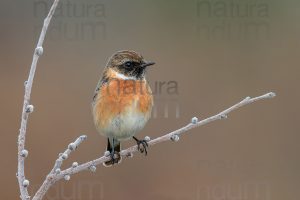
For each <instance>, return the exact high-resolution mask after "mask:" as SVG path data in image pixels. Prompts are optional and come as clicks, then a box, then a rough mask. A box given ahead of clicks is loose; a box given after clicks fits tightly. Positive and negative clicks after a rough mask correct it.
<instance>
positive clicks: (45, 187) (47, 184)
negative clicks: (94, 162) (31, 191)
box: [32, 135, 87, 200]
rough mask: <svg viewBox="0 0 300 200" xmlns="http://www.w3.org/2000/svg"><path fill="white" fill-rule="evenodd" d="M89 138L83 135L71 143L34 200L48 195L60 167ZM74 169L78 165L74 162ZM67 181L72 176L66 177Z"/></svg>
mask: <svg viewBox="0 0 300 200" xmlns="http://www.w3.org/2000/svg"><path fill="white" fill-rule="evenodd" d="M86 138H87V136H86V135H82V136H80V137H78V138H77V139H76V140H75V142H73V143H70V144H69V146H68V148H67V149H66V150H65V151H64V152H63V153H60V154H59V156H58V159H57V160H56V162H55V164H54V166H53V168H52V170H51V171H50V173H49V174H48V175H47V177H46V179H45V181H44V182H43V184H42V186H41V187H40V188H39V190H38V191H37V192H36V194H35V195H34V197H33V198H32V200H40V199H42V198H43V196H44V195H45V194H46V192H47V191H48V189H49V188H50V187H51V185H53V184H54V183H55V181H56V180H55V179H53V178H52V177H53V176H55V175H57V174H60V173H61V170H60V167H61V165H62V164H63V161H64V160H66V159H68V157H69V155H70V154H71V152H72V151H75V149H77V147H78V146H79V145H80V144H81V143H82V142H83V141H84V140H85V139H86ZM72 166H73V167H77V166H78V163H76V162H74V163H73V164H72ZM64 178H65V180H70V176H69V175H66V176H65V177H64Z"/></svg>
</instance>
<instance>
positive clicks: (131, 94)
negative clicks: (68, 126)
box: [92, 50, 155, 166]
mask: <svg viewBox="0 0 300 200" xmlns="http://www.w3.org/2000/svg"><path fill="white" fill-rule="evenodd" d="M154 64H155V63H154V62H147V61H146V60H144V58H143V56H142V55H141V54H139V53H137V52H134V51H129V50H124V51H119V52H117V53H115V54H114V55H113V56H112V57H111V58H110V59H109V61H108V63H107V65H106V67H105V68H104V71H103V74H102V77H101V79H100V81H99V82H98V84H97V87H96V90H95V93H94V96H93V102H92V112H93V118H94V123H95V126H96V129H97V131H98V132H99V133H100V134H101V135H103V136H105V137H107V148H106V149H107V151H109V152H110V157H111V159H110V160H109V161H107V162H105V163H104V166H111V165H113V164H115V163H120V162H121V159H122V158H121V156H120V151H121V144H120V142H121V141H124V140H128V139H130V138H133V139H134V140H135V141H136V143H137V145H138V150H139V151H140V152H141V153H145V155H147V147H148V144H147V141H145V140H139V139H137V138H136V137H135V134H136V133H138V132H139V131H140V130H142V129H143V128H144V126H145V125H146V123H147V122H148V120H149V118H150V116H151V111H152V107H153V96H152V92H151V88H150V86H149V85H148V83H147V80H146V70H147V68H148V66H151V65H154Z"/></svg>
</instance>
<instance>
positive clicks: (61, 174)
mask: <svg viewBox="0 0 300 200" xmlns="http://www.w3.org/2000/svg"><path fill="white" fill-rule="evenodd" d="M273 97H275V93H273V92H270V93H267V94H264V95H262V96H258V97H254V98H250V97H246V98H245V99H244V100H242V101H241V102H239V103H237V104H235V105H233V106H231V107H230V108H228V109H226V110H224V111H222V112H220V113H218V114H216V115H214V116H211V117H208V118H206V119H204V120H201V121H198V119H197V118H196V117H194V118H192V120H191V122H190V123H188V124H187V125H185V126H183V127H182V128H179V129H177V130H175V131H172V132H170V133H168V134H165V135H163V136H161V137H158V138H155V139H153V140H150V138H149V137H148V136H146V137H145V139H146V140H148V145H149V146H153V145H155V144H158V143H161V142H165V141H169V140H171V141H175V142H177V141H178V140H179V135H181V134H182V133H184V132H187V131H188V130H190V129H193V128H196V127H199V126H203V125H205V124H207V123H210V122H213V121H216V120H219V119H225V118H227V115H228V114H229V113H230V112H232V111H234V110H236V109H238V108H240V107H242V106H245V105H247V104H250V103H253V102H255V101H258V100H262V99H269V98H273ZM81 137H83V136H81ZM77 140H78V139H77ZM71 144H72V143H71ZM71 144H70V145H71ZM70 145H69V147H70ZM66 151H68V150H66ZM136 151H138V148H137V145H134V146H132V147H129V148H128V149H126V150H123V151H121V153H120V155H121V156H125V157H132V155H133V153H134V152H136ZM108 160H110V157H109V155H108V154H107V153H106V152H105V155H104V156H102V157H100V158H97V159H95V160H92V161H89V162H86V163H83V164H81V165H78V163H77V162H75V163H73V164H72V167H69V168H67V169H65V170H63V171H60V170H57V169H58V168H55V167H54V168H53V169H52V171H51V172H50V173H49V175H48V176H47V178H46V180H45V181H44V183H43V185H42V186H41V188H40V189H39V190H38V192H37V194H36V195H35V196H34V198H33V200H40V199H42V197H43V196H44V194H45V193H46V192H47V191H48V189H49V188H50V187H51V186H52V185H53V184H54V183H55V182H56V181H59V180H61V179H63V178H64V179H65V180H69V179H70V175H72V174H76V173H79V172H81V171H84V170H91V171H95V170H96V166H97V165H100V164H102V163H104V162H106V161H108ZM57 162H58V161H57ZM57 162H56V163H57ZM55 166H57V167H60V166H61V163H60V164H59V165H58V164H56V165H55ZM55 169H56V173H53V172H54V171H53V170H55Z"/></svg>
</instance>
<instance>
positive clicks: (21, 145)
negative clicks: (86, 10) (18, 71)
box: [17, 0, 59, 200]
mask: <svg viewBox="0 0 300 200" xmlns="http://www.w3.org/2000/svg"><path fill="white" fill-rule="evenodd" d="M58 2H59V0H54V2H53V4H52V6H51V9H50V11H49V13H48V15H47V17H46V18H45V20H44V25H43V28H42V31H41V34H40V37H39V40H38V43H37V46H36V48H35V51H34V54H33V58H32V63H31V67H30V72H29V76H28V80H27V81H25V95H24V102H23V109H22V118H21V127H20V130H19V137H18V172H17V179H18V182H19V187H20V193H21V196H20V197H21V199H22V200H28V199H30V196H29V194H28V190H27V187H28V185H29V181H28V180H26V179H25V173H24V162H25V157H27V155H28V151H27V150H26V149H25V137H26V127H27V123H28V116H29V113H32V112H33V106H32V105H30V95H31V88H32V84H33V79H34V74H35V70H36V65H37V62H38V59H39V57H40V56H41V55H42V54H43V47H42V46H43V42H44V39H45V35H46V32H47V29H48V26H49V23H50V21H51V18H52V16H53V14H54V11H55V9H56V7H57V4H58Z"/></svg>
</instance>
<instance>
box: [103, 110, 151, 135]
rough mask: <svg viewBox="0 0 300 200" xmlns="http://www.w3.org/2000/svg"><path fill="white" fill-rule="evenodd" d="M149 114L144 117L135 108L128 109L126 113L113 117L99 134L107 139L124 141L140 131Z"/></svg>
mask: <svg viewBox="0 0 300 200" xmlns="http://www.w3.org/2000/svg"><path fill="white" fill-rule="evenodd" d="M149 117H150V113H147V114H146V115H145V114H143V113H141V112H139V111H138V110H137V109H135V108H129V109H128V110H127V112H123V114H121V115H117V116H116V117H114V118H113V119H112V120H111V122H110V123H109V125H108V126H107V127H106V128H105V129H103V130H102V131H101V133H102V134H103V135H104V136H106V137H109V138H115V139H117V140H126V139H129V138H131V137H132V136H134V135H135V134H136V133H137V132H139V131H140V130H142V129H143V128H144V126H145V125H146V123H147V121H148V120H149Z"/></svg>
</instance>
